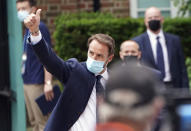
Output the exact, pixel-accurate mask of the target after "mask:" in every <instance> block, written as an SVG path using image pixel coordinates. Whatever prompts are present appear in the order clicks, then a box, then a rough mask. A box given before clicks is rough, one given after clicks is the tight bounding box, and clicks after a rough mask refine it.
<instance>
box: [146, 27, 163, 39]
mask: <svg viewBox="0 0 191 131" xmlns="http://www.w3.org/2000/svg"><path fill="white" fill-rule="evenodd" d="M147 33H148V35H149V37H150V38H152V39H156V37H157V36H159V37H160V38H163V37H164V35H163V30H162V29H161V30H160V32H159V33H158V34H154V33H153V32H151V31H150V30H149V29H147Z"/></svg>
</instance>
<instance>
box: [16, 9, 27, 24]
mask: <svg viewBox="0 0 191 131" xmlns="http://www.w3.org/2000/svg"><path fill="white" fill-rule="evenodd" d="M27 16H29V12H28V11H26V10H21V11H18V13H17V17H18V18H19V20H20V21H21V22H23V21H24V19H25V18H27Z"/></svg>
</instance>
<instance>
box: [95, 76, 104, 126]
mask: <svg viewBox="0 0 191 131" xmlns="http://www.w3.org/2000/svg"><path fill="white" fill-rule="evenodd" d="M101 78H102V76H101V75H97V76H96V99H97V100H96V121H97V123H99V116H98V109H99V103H100V102H101V101H102V100H103V96H104V88H103V86H102V84H101V81H100V80H101Z"/></svg>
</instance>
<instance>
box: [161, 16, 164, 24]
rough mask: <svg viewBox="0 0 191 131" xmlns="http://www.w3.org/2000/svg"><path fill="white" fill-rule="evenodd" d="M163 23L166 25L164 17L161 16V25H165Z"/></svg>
mask: <svg viewBox="0 0 191 131" xmlns="http://www.w3.org/2000/svg"><path fill="white" fill-rule="evenodd" d="M163 23H164V17H163V16H161V24H163Z"/></svg>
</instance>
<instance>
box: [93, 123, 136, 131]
mask: <svg viewBox="0 0 191 131" xmlns="http://www.w3.org/2000/svg"><path fill="white" fill-rule="evenodd" d="M96 131H134V129H133V128H131V127H129V126H128V125H126V124H123V123H119V122H109V123H104V124H99V125H97V127H96Z"/></svg>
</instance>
